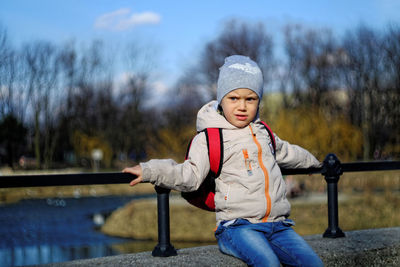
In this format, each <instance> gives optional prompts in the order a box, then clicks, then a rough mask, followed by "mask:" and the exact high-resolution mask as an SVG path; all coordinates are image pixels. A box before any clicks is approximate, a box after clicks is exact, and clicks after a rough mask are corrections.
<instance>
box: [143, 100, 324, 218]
mask: <svg viewBox="0 0 400 267" xmlns="http://www.w3.org/2000/svg"><path fill="white" fill-rule="evenodd" d="M205 128H222V129H223V130H222V133H223V139H224V151H223V153H224V158H223V166H222V170H221V175H220V176H219V177H218V178H217V179H216V180H215V183H216V189H215V190H216V194H215V206H216V219H217V224H219V223H220V222H221V221H223V220H232V219H236V218H243V219H247V220H249V221H250V222H252V223H258V222H266V221H268V222H272V221H279V220H284V219H285V218H287V217H288V216H289V214H290V204H289V202H288V200H287V199H286V186H285V182H284V180H283V178H282V173H281V170H280V168H279V167H285V168H309V167H319V166H320V165H321V164H320V162H319V161H318V160H317V159H316V158H315V157H314V156H313V155H312V154H310V153H309V152H308V151H307V150H305V149H303V148H301V147H299V146H296V145H291V144H289V143H288V142H286V141H283V140H281V139H279V137H278V136H276V135H275V140H276V156H275V157H274V155H273V154H272V150H271V148H270V146H271V140H270V138H269V135H268V133H267V131H266V130H265V128H264V126H263V125H262V124H261V123H260V119H259V118H257V119H256V120H255V121H254V122H252V123H250V125H249V126H247V127H245V128H241V129H240V128H236V127H235V126H233V125H232V124H230V123H229V122H228V121H227V120H226V119H225V118H224V117H223V116H221V115H220V114H219V113H218V112H217V102H216V101H212V102H210V103H208V104H206V105H205V106H203V107H202V108H201V109H200V111H199V112H198V116H197V131H199V132H200V131H202V130H204V129H205ZM141 167H142V169H143V181H144V182H151V183H153V184H156V185H158V186H161V187H166V188H170V189H175V190H178V191H183V192H188V191H194V190H196V189H197V188H198V187H199V186H200V184H201V183H202V182H203V180H204V179H205V177H206V176H207V174H208V172H209V170H210V163H209V158H208V150H207V141H206V137H205V134H204V132H200V133H199V134H197V135H196V136H195V138H194V139H193V142H192V146H191V148H190V152H189V157H188V159H187V160H185V161H184V162H183V163H181V164H178V163H176V162H175V161H173V160H171V159H166V160H150V161H148V162H146V163H141Z"/></svg>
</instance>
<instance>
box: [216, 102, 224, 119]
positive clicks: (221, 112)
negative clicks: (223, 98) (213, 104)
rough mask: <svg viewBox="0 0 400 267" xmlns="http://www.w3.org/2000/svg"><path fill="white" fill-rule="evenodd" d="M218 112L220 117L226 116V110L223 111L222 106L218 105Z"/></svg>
mask: <svg viewBox="0 0 400 267" xmlns="http://www.w3.org/2000/svg"><path fill="white" fill-rule="evenodd" d="M217 111H218V113H219V114H220V115H222V116H224V110H223V109H222V106H221V105H220V104H218V108H217Z"/></svg>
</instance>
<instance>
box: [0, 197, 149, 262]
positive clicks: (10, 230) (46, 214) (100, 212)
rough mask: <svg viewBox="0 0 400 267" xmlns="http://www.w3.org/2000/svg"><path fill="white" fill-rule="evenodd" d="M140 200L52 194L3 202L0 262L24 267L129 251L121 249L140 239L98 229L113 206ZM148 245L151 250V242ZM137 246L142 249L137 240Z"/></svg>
mask: <svg viewBox="0 0 400 267" xmlns="http://www.w3.org/2000/svg"><path fill="white" fill-rule="evenodd" d="M143 197H154V195H152V196H143ZM143 197H142V198H143ZM137 198H139V197H137V196H122V197H116V196H108V197H82V198H62V199H61V198H51V199H34V200H22V201H20V202H18V203H13V204H8V205H2V206H0V266H22V265H24V266H26V265H35V264H45V263H53V262H62V261H70V260H75V259H84V258H94V257H103V256H111V255H117V254H121V253H128V252H130V251H126V250H125V251H123V249H122V250H121V249H120V248H121V245H123V244H130V246H132V244H136V243H138V242H139V241H135V240H132V239H123V238H115V237H110V236H107V235H104V234H102V233H101V232H99V231H97V230H96V228H97V227H98V225H101V224H102V223H103V221H104V218H105V216H107V215H108V214H110V213H111V212H112V211H113V210H115V209H117V208H118V207H121V206H123V205H124V204H126V203H128V202H129V201H131V200H132V199H137ZM151 243H152V244H151V245H150V246H152V247H154V246H155V245H156V243H157V242H154V241H153V242H151ZM145 246H147V247H146V248H145V249H146V250H149V249H148V247H149V244H148V242H147V244H145ZM128 247H129V246H128ZM133 247H136V248H135V249H136V250H137V249H138V248H137V244H136V245H133ZM139 250H140V248H139ZM150 250H151V248H150ZM142 251H143V250H142Z"/></svg>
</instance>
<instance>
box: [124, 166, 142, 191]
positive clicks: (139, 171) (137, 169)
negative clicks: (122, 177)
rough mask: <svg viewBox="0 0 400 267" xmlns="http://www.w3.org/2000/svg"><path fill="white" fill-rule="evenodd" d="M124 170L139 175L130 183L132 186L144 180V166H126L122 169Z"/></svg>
mask: <svg viewBox="0 0 400 267" xmlns="http://www.w3.org/2000/svg"><path fill="white" fill-rule="evenodd" d="M122 172H125V173H130V174H133V175H136V176H137V177H136V178H135V179H133V180H132V181H131V182H130V183H129V185H130V186H135V185H137V184H138V183H140V182H141V181H142V180H143V177H142V167H140V165H136V166H133V167H129V168H125V169H123V170H122Z"/></svg>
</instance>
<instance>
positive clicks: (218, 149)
mask: <svg viewBox="0 0 400 267" xmlns="http://www.w3.org/2000/svg"><path fill="white" fill-rule="evenodd" d="M261 123H262V124H263V125H264V126H265V129H266V130H267V132H268V134H269V136H270V138H271V141H272V142H271V143H272V148H271V149H272V152H273V154H274V155H275V151H276V143H275V137H274V134H273V132H272V130H271V128H270V127H269V126H268V125H267V124H266V123H265V122H263V121H261ZM204 132H205V134H206V139H207V147H208V158H209V160H210V173H209V174H208V175H207V177H206V179H205V180H204V181H203V183H202V184H201V185H200V187H199V188H198V189H197V190H196V191H193V192H182V193H181V195H182V197H183V198H184V199H186V201H187V202H189V203H190V204H192V205H193V206H196V207H198V208H200V209H203V210H208V211H215V202H214V197H215V178H217V177H218V176H219V175H220V173H221V169H222V162H223V158H224V155H223V154H224V144H223V143H224V142H223V136H222V129H221V128H206V129H205V130H204ZM192 141H193V139H192V140H191V141H190V143H189V146H188V149H187V152H186V157H185V160H186V159H187V158H188V155H189V150H190V147H191V145H192Z"/></svg>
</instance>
